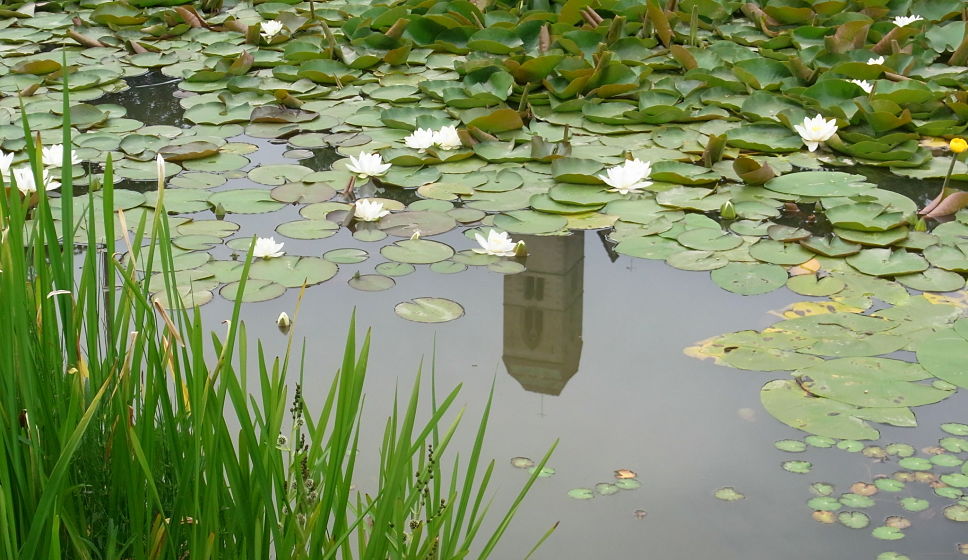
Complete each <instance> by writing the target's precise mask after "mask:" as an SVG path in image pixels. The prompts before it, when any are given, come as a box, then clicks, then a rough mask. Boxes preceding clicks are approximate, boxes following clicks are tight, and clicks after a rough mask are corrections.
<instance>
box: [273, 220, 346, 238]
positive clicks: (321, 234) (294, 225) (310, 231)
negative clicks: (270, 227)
mask: <svg viewBox="0 0 968 560" xmlns="http://www.w3.org/2000/svg"><path fill="white" fill-rule="evenodd" d="M337 230H339V224H337V223H335V222H330V221H329V220H293V221H291V222H284V223H281V224H279V225H278V226H276V231H277V232H279V233H280V234H282V235H285V236H286V237H289V238H291V239H325V238H327V237H330V236H331V235H333V234H335V233H336V231H337Z"/></svg>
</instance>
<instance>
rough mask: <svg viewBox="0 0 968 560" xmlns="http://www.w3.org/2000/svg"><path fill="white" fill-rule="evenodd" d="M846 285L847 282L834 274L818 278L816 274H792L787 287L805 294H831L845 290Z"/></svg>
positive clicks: (824, 295) (823, 295) (822, 295)
mask: <svg viewBox="0 0 968 560" xmlns="http://www.w3.org/2000/svg"><path fill="white" fill-rule="evenodd" d="M845 286H846V283H844V281H843V280H841V279H840V278H836V277H833V276H825V277H823V278H818V277H817V276H816V275H815V274H800V275H798V276H791V277H790V279H789V280H787V288H789V289H790V291H792V292H795V293H798V294H800V295H804V296H814V297H826V296H831V295H834V294H836V293H838V292H840V291H841V290H843V289H844V287H845Z"/></svg>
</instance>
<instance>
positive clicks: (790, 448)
mask: <svg viewBox="0 0 968 560" xmlns="http://www.w3.org/2000/svg"><path fill="white" fill-rule="evenodd" d="M773 446H774V447H776V448H777V449H779V450H780V451H786V452H787V453H801V452H803V451H806V450H807V444H805V443H803V442H802V441H800V440H796V439H781V440H780V441H777V442H774V443H773Z"/></svg>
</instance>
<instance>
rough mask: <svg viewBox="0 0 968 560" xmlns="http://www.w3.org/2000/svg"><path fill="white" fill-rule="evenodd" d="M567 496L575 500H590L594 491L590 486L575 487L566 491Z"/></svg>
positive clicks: (593, 495)
mask: <svg viewBox="0 0 968 560" xmlns="http://www.w3.org/2000/svg"><path fill="white" fill-rule="evenodd" d="M568 497H569V498H574V499H576V500H590V499H592V498H594V497H595V491H594V490H591V489H590V488H575V489H574V490H569V491H568Z"/></svg>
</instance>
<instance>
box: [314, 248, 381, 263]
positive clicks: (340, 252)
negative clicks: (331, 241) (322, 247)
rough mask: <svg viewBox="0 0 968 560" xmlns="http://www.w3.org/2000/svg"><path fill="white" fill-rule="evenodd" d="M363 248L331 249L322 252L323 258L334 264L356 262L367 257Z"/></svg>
mask: <svg viewBox="0 0 968 560" xmlns="http://www.w3.org/2000/svg"><path fill="white" fill-rule="evenodd" d="M369 256H370V255H369V254H368V253H367V252H366V251H364V250H363V249H333V250H331V251H326V252H325V253H323V258H324V259H326V260H328V261H329V262H333V263H336V264H356V263H361V262H363V261H365V260H366V259H368V258H369Z"/></svg>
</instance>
